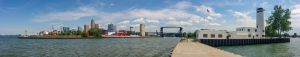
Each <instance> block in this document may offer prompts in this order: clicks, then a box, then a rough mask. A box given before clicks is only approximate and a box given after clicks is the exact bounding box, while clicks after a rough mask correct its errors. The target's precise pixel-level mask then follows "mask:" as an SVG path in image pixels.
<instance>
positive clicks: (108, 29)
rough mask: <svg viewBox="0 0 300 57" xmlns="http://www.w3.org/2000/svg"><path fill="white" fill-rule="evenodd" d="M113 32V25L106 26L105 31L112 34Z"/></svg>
mask: <svg viewBox="0 0 300 57" xmlns="http://www.w3.org/2000/svg"><path fill="white" fill-rule="evenodd" d="M113 30H114V24H108V27H107V31H108V32H113Z"/></svg>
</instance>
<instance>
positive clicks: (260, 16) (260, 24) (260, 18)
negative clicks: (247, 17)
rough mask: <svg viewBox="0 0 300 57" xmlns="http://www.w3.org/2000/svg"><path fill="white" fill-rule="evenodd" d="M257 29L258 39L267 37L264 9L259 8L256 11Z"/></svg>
mask: <svg viewBox="0 0 300 57" xmlns="http://www.w3.org/2000/svg"><path fill="white" fill-rule="evenodd" d="M256 11H257V12H256V28H257V31H256V32H257V35H258V38H263V37H264V36H265V26H264V22H265V20H264V11H265V10H264V9H263V8H257V10H256Z"/></svg>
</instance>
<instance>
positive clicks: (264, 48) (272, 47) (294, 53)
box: [218, 38, 300, 57]
mask: <svg viewBox="0 0 300 57" xmlns="http://www.w3.org/2000/svg"><path fill="white" fill-rule="evenodd" d="M218 48H220V49H222V50H225V51H229V52H233V53H235V54H240V55H242V56H244V57H300V38H294V39H291V42H290V43H274V44H259V45H245V46H224V47H218Z"/></svg>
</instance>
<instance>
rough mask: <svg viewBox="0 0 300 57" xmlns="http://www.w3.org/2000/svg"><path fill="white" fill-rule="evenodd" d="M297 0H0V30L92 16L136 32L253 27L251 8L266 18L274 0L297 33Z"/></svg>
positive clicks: (33, 28) (79, 21)
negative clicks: (286, 10) (142, 27)
mask: <svg viewBox="0 0 300 57" xmlns="http://www.w3.org/2000/svg"><path fill="white" fill-rule="evenodd" d="M212 2H213V3H212ZM299 3H300V1H296V0H284V1H281V0H264V1H258V0H256V1H248V0H246V1H245V0H232V1H208V0H196V1H194V0H184V1H181V0H164V1H160V0H151V1H148V0H130V1H119V0H118V1H117V0H89V1H86V0H76V1H75V0H74V1H69V0H51V1H35V0H18V1H16V0H0V19H1V21H0V26H1V28H0V34H6V35H7V34H22V33H23V32H24V31H25V30H28V32H31V33H32V32H34V33H37V32H39V31H41V30H47V29H49V28H51V27H52V26H55V27H59V26H63V27H65V26H66V27H73V28H77V27H78V26H80V27H82V28H83V26H84V24H87V25H89V24H90V20H91V19H94V20H95V23H96V24H99V25H100V27H101V28H105V29H106V28H107V25H108V24H110V23H112V24H114V25H116V26H117V27H118V29H126V30H129V28H130V27H134V29H133V30H136V31H138V30H139V24H140V23H144V24H145V28H146V32H148V31H151V32H155V31H156V30H159V28H160V27H162V26H181V27H183V28H184V29H183V30H184V31H186V32H190V31H193V30H196V29H201V28H213V29H221V30H231V31H232V30H235V28H237V27H243V26H246V27H255V24H256V23H255V21H256V18H255V17H256V16H255V13H256V11H255V9H256V8H258V7H262V8H264V9H265V10H266V11H265V16H264V17H265V18H264V19H265V20H266V19H267V18H268V17H269V16H270V15H271V12H272V11H273V7H274V6H275V5H281V6H283V8H289V9H290V10H291V13H292V15H291V17H292V18H291V19H290V20H291V22H292V25H291V26H292V27H293V30H292V31H291V32H290V33H299V32H298V31H300V25H297V24H300V23H297V22H298V21H300V19H299V18H300V4H299ZM185 29H186V30H185Z"/></svg>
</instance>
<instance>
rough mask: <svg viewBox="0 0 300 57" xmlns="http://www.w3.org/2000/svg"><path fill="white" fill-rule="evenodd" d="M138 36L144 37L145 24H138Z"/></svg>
mask: <svg viewBox="0 0 300 57" xmlns="http://www.w3.org/2000/svg"><path fill="white" fill-rule="evenodd" d="M140 36H141V37H144V36H145V25H144V24H140Z"/></svg>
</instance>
